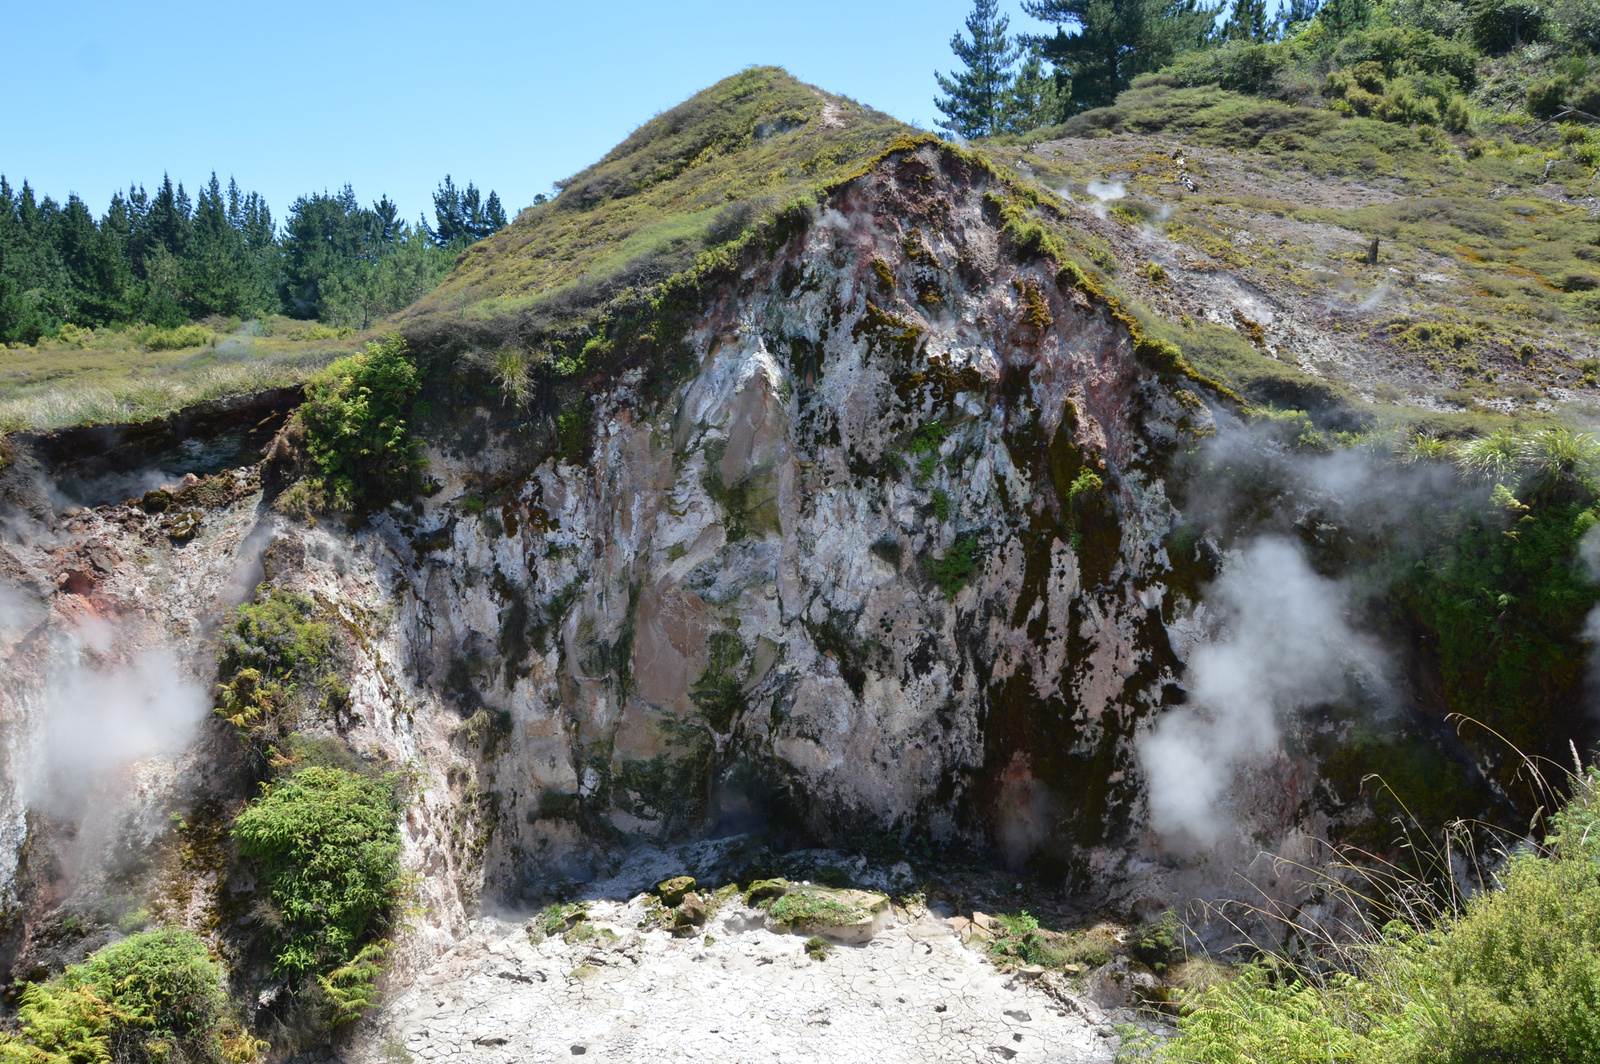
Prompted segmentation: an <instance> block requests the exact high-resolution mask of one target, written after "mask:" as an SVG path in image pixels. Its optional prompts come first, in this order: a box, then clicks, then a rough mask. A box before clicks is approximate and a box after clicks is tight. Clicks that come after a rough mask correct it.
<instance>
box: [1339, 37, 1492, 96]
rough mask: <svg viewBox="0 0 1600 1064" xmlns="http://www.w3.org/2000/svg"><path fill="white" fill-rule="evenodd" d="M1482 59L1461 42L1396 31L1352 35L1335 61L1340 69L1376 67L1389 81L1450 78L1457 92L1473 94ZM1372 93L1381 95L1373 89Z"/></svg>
mask: <svg viewBox="0 0 1600 1064" xmlns="http://www.w3.org/2000/svg"><path fill="white" fill-rule="evenodd" d="M1479 58H1480V57H1479V56H1478V55H1477V54H1476V53H1475V52H1473V50H1472V48H1471V47H1470V46H1468V45H1467V44H1465V43H1463V42H1461V41H1455V40H1446V39H1445V38H1443V37H1440V36H1439V35H1438V34H1435V33H1429V32H1428V31H1427V30H1423V29H1402V30H1396V29H1395V28H1393V27H1383V28H1381V29H1378V28H1374V29H1367V30H1362V31H1360V32H1359V33H1352V34H1351V35H1350V36H1348V37H1346V38H1345V39H1344V40H1343V41H1340V42H1339V47H1338V49H1337V50H1336V51H1335V52H1334V60H1335V62H1336V63H1338V65H1339V66H1340V67H1347V68H1348V67H1359V66H1362V65H1364V64H1366V63H1373V64H1376V67H1377V69H1378V71H1379V72H1380V73H1381V75H1382V76H1383V77H1385V78H1395V77H1402V76H1404V75H1407V74H1417V73H1420V74H1432V75H1436V76H1442V77H1445V78H1448V79H1449V80H1450V83H1451V85H1452V87H1453V88H1454V89H1455V90H1456V91H1465V92H1470V91H1471V90H1472V89H1473V87H1474V86H1476V85H1477V83H1478V62H1479ZM1365 87H1366V88H1367V90H1368V91H1370V92H1377V91H1380V90H1378V89H1376V88H1373V87H1372V86H1371V85H1367V86H1365Z"/></svg>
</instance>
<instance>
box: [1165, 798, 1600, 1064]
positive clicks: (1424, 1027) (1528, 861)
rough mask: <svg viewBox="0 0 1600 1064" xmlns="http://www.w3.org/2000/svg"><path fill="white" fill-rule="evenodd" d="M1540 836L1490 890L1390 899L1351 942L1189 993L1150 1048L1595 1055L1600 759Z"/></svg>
mask: <svg viewBox="0 0 1600 1064" xmlns="http://www.w3.org/2000/svg"><path fill="white" fill-rule="evenodd" d="M1573 782H1574V788H1575V790H1574V794H1573V796H1572V799H1571V801H1570V802H1569V804H1567V805H1566V807H1565V808H1564V809H1563V810H1562V811H1561V812H1560V813H1559V814H1558V815H1556V816H1554V817H1553V818H1552V820H1551V823H1550V829H1549V832H1548V834H1547V835H1546V836H1545V838H1544V842H1543V845H1542V846H1540V847H1538V848H1537V849H1533V850H1519V851H1517V852H1515V853H1513V854H1512V855H1511V856H1510V857H1509V858H1508V859H1507V860H1506V863H1505V865H1504V867H1503V868H1501V870H1500V871H1499V872H1498V873H1497V874H1495V875H1494V876H1492V877H1491V879H1490V882H1489V886H1490V889H1488V890H1485V891H1483V892H1481V893H1479V894H1477V895H1476V896H1474V897H1472V898H1470V899H1468V900H1465V901H1459V900H1458V899H1454V898H1451V897H1446V898H1444V899H1442V900H1441V901H1440V904H1439V905H1437V906H1436V907H1433V908H1431V910H1430V909H1429V908H1427V907H1424V908H1417V907H1415V906H1412V907H1410V908H1407V909H1403V910H1396V909H1393V908H1389V909H1384V908H1380V909H1379V910H1378V912H1380V913H1383V912H1388V913H1389V914H1392V915H1393V916H1394V917H1395V918H1394V919H1388V920H1385V919H1384V917H1382V916H1380V917H1378V920H1379V921H1380V923H1379V924H1377V925H1375V926H1371V927H1370V928H1369V929H1368V930H1367V932H1366V933H1365V935H1364V936H1361V937H1359V938H1357V939H1356V940H1355V941H1348V940H1346V941H1327V942H1324V943H1322V945H1323V946H1324V947H1325V948H1324V949H1323V950H1321V951H1320V952H1319V953H1317V954H1314V955H1311V956H1307V957H1303V958H1278V959H1276V960H1275V961H1274V962H1272V963H1266V962H1262V963H1255V964H1251V965H1248V966H1246V967H1245V968H1244V969H1243V970H1242V971H1241V972H1239V973H1238V977H1237V978H1235V979H1232V980H1229V981H1226V982H1222V983H1219V984H1217V985H1214V986H1212V987H1210V988H1209V989H1206V990H1204V991H1202V992H1199V993H1192V994H1188V995H1184V996H1183V998H1182V1001H1183V1004H1182V1016H1181V1018H1180V1019H1179V1021H1178V1022H1179V1029H1180V1030H1181V1031H1182V1037H1181V1038H1179V1039H1178V1040H1176V1041H1174V1042H1172V1043H1170V1044H1168V1045H1167V1046H1166V1047H1165V1048H1163V1049H1162V1050H1161V1051H1159V1052H1158V1053H1157V1054H1156V1058H1157V1059H1159V1060H1164V1061H1172V1062H1174V1064H1178V1062H1184V1064H1187V1062H1194V1064H1234V1062H1238V1064H1244V1062H1247V1061H1249V1062H1272V1064H1279V1062H1282V1064H1299V1062H1305V1064H1313V1062H1316V1064H1321V1062H1324V1061H1328V1060H1344V1061H1373V1062H1377V1061H1384V1062H1418V1064H1422V1062H1427V1064H1468V1062H1481V1061H1536V1060H1537V1061H1582V1060H1592V1059H1594V1058H1595V1057H1596V1055H1597V1054H1600V941H1597V940H1596V928H1597V927H1600V878H1597V876H1596V868H1597V862H1600V833H1597V832H1596V831H1595V828H1596V827H1597V818H1600V773H1596V772H1595V771H1594V770H1592V769H1591V770H1590V771H1588V772H1587V773H1584V774H1583V775H1581V776H1579V777H1575V778H1574V781H1573Z"/></svg>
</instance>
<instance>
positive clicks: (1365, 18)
mask: <svg viewBox="0 0 1600 1064" xmlns="http://www.w3.org/2000/svg"><path fill="white" fill-rule="evenodd" d="M1317 18H1318V20H1319V21H1321V23H1322V25H1323V26H1324V27H1326V29H1327V31H1328V35H1329V36H1330V37H1331V38H1333V39H1334V40H1339V39H1340V38H1342V37H1347V36H1349V35H1350V34H1352V33H1354V32H1355V31H1356V30H1359V29H1361V28H1362V27H1363V26H1365V25H1366V24H1367V23H1368V22H1369V21H1370V20H1371V18H1372V4H1371V0H1327V2H1326V3H1324V4H1323V5H1322V9H1321V10H1320V11H1318V12H1317Z"/></svg>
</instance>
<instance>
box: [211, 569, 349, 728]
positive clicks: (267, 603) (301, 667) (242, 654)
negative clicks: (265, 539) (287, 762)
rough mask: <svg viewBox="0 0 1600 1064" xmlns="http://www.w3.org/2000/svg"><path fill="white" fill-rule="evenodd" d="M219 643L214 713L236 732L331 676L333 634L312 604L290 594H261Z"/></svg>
mask: <svg viewBox="0 0 1600 1064" xmlns="http://www.w3.org/2000/svg"><path fill="white" fill-rule="evenodd" d="M221 643H222V647H221V652H220V655H219V657H220V660H219V669H218V675H219V687H218V699H217V703H218V704H217V713H218V714H219V715H221V716H222V717H224V718H226V719H227V721H228V722H229V723H230V724H232V725H233V726H234V727H236V728H240V729H251V728H255V727H257V726H258V725H260V724H261V723H262V722H263V721H265V720H267V719H269V718H271V717H272V716H273V715H274V714H275V713H276V712H277V711H278V710H280V709H281V708H283V706H284V705H285V703H286V701H287V698H288V695H289V694H290V693H291V692H294V691H295V690H297V689H299V688H301V687H302V686H304V685H308V684H311V683H324V684H325V683H326V682H327V681H329V680H330V679H331V676H332V674H331V673H330V672H329V668H330V666H331V664H332V659H333V633H332V632H331V631H330V630H329V628H328V626H327V625H326V624H324V623H323V622H322V621H320V620H317V619H316V603H314V602H313V601H312V600H311V599H310V598H309V597H308V596H306V595H301V594H298V593H296V592H293V591H284V590H282V589H280V588H276V587H268V588H265V589H263V590H261V591H259V592H258V593H257V595H256V600H255V601H254V602H247V603H245V604H244V605H242V606H240V607H239V608H238V609H237V610H236V611H234V616H233V624H232V625H230V626H229V628H228V629H227V630H226V631H225V632H224V633H223V636H222V639H221Z"/></svg>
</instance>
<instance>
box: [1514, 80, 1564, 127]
mask: <svg viewBox="0 0 1600 1064" xmlns="http://www.w3.org/2000/svg"><path fill="white" fill-rule="evenodd" d="M1571 93H1572V79H1571V78H1569V77H1567V76H1566V75H1565V74H1557V75H1556V76H1555V77H1553V78H1540V79H1538V80H1536V81H1531V82H1529V83H1528V95H1527V99H1526V102H1525V106H1526V107H1527V109H1528V113H1529V114H1531V115H1535V116H1537V117H1539V118H1549V117H1550V116H1552V115H1554V114H1555V113H1556V112H1557V111H1560V110H1561V109H1562V108H1563V107H1565V106H1566V105H1567V97H1568V96H1569V95H1571Z"/></svg>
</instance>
